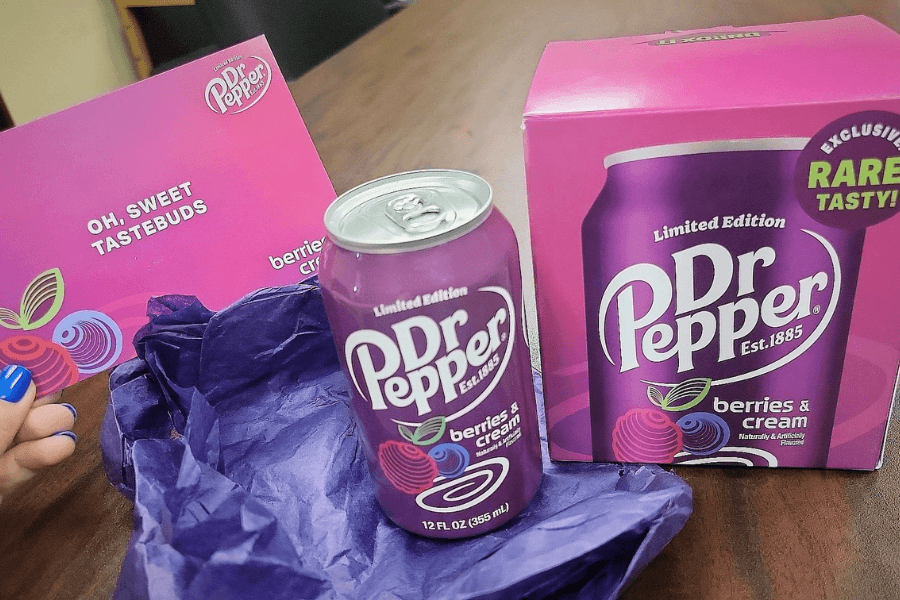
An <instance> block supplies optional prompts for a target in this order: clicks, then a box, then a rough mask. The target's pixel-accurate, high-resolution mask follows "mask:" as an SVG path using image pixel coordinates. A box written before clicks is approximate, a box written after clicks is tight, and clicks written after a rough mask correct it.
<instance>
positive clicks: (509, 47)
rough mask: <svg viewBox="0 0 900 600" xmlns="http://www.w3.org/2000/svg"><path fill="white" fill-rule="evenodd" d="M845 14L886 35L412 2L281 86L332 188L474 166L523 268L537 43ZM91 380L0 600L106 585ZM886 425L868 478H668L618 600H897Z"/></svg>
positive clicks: (684, 1) (687, 9)
mask: <svg viewBox="0 0 900 600" xmlns="http://www.w3.org/2000/svg"><path fill="white" fill-rule="evenodd" d="M851 14H866V15H869V16H872V17H874V18H875V19H878V20H879V21H881V22H883V23H885V24H886V25H888V26H889V27H892V28H893V29H895V30H898V31H900V2H898V1H897V0H888V1H874V0H870V1H863V0H858V1H855V0H797V1H793V2H791V1H784V0H781V1H774V0H766V1H755V2H751V1H749V0H740V1H739V0H731V1H712V0H699V1H690V0H669V1H664V0H658V1H657V0H555V1H552V2H551V1H543V2H536V1H530V0H418V1H417V2H415V3H414V4H413V5H412V6H411V7H410V8H408V9H405V10H403V11H401V12H400V13H399V14H397V15H396V16H394V17H392V18H391V19H390V20H388V21H387V22H385V23H384V24H382V25H381V26H379V27H378V28H376V29H375V30H373V31H372V32H371V33H369V34H368V35H366V36H364V37H363V38H362V39H360V40H358V41H357V42H355V43H354V44H353V45H352V46H350V47H349V48H347V49H345V50H344V51H342V52H341V53H339V54H338V55H336V56H334V57H333V58H331V59H330V60H328V61H327V62H325V63H323V64H322V65H320V66H319V67H316V68H315V69H313V70H312V71H310V72H309V73H307V74H306V75H304V76H303V77H302V78H300V79H299V80H297V81H295V82H293V83H292V84H291V86H290V87H291V91H292V93H293V96H294V99H295V100H296V102H297V105H298V107H299V109H300V113H301V115H302V116H303V118H304V120H305V122H306V125H307V127H308V128H309V130H310V133H311V135H312V138H313V141H314V142H315V143H316V146H317V148H318V150H319V153H320V155H321V157H322V160H323V162H324V164H325V167H326V169H327V171H328V173H329V175H330V176H331V179H332V181H333V183H334V186H335V188H336V190H337V191H338V192H343V191H345V190H347V189H349V188H351V187H353V186H355V185H357V184H359V183H363V182H365V181H368V180H370V179H372V178H374V177H377V176H381V175H387V174H390V173H395V172H398V171H406V170H411V169H418V168H430V167H447V168H461V169H466V170H470V171H474V172H476V173H478V174H480V175H482V176H483V177H485V178H486V179H487V180H488V181H489V182H490V183H491V184H492V186H493V187H494V191H495V197H496V202H497V205H498V206H499V207H500V209H501V210H502V211H503V212H504V214H506V215H507V217H508V218H509V219H510V221H511V222H512V223H513V226H514V227H515V228H516V230H517V232H518V233H519V238H520V245H521V247H522V251H523V254H524V261H525V265H526V266H527V265H529V264H530V260H529V258H530V257H529V253H528V248H529V239H528V223H527V211H526V208H525V175H524V164H523V151H522V132H521V128H520V126H521V120H522V118H521V114H522V107H523V105H524V102H525V97H526V95H527V91H528V87H529V85H530V81H531V76H532V74H533V72H534V69H535V66H536V65H537V61H538V58H539V57H540V54H541V51H542V50H543V47H544V45H545V44H546V43H547V42H549V41H552V40H560V39H586V38H597V37H613V36H623V35H632V34H642V33H654V32H662V31H666V30H678V29H692V28H700V27H710V26H715V25H725V24H727V25H760V24H768V23H777V22H786V21H799V20H810V19H819V18H830V17H837V16H842V15H851ZM835 51H836V52H838V51H840V45H839V40H836V41H835ZM776 67H777V66H773V68H776ZM897 76H898V77H900V69H898V73H897ZM530 275H531V274H530V272H528V273H526V278H527V280H528V286H529V287H530V286H531V283H530V282H531V279H530ZM107 384H108V378H107V376H105V375H99V376H96V377H94V378H92V379H89V380H87V381H85V382H82V383H80V384H78V385H76V386H74V387H72V388H70V389H69V390H67V391H66V395H65V400H66V401H68V402H70V403H72V404H74V405H75V406H76V408H77V409H78V411H79V414H80V417H79V420H78V423H77V424H76V426H75V429H74V430H75V432H76V433H77V434H78V436H79V443H78V449H77V450H76V453H75V455H74V456H73V457H72V458H71V459H69V460H68V461H66V462H65V463H64V464H62V465H59V466H57V467H54V468H51V469H49V470H47V471H45V472H43V473H41V474H40V476H39V477H37V478H36V479H35V480H33V481H31V482H29V483H28V484H26V485H24V486H23V487H22V488H20V489H19V490H17V491H16V492H15V493H14V494H12V495H10V496H9V497H7V498H5V499H4V500H3V503H2V504H0V557H2V559H0V599H2V600H6V599H10V600H31V599H35V600H47V599H54V598H109V597H110V596H111V594H112V592H113V590H114V588H115V583H116V578H117V576H118V571H119V567H120V565H121V561H122V558H123V556H124V553H125V550H126V547H127V543H128V538H129V536H130V533H131V527H132V509H131V504H130V503H129V502H128V501H127V500H125V499H124V498H122V497H121V496H120V495H119V494H118V493H117V492H115V491H114V490H113V489H112V487H111V486H110V485H109V484H108V483H107V481H106V478H105V475H104V473H103V469H102V463H101V458H100V451H99V428H100V422H101V420H102V416H103V412H104V410H105V404H106V402H107V398H108V393H107V391H106V389H107ZM898 426H900V419H898V414H897V412H896V411H895V414H894V416H893V418H892V422H891V429H890V432H889V434H888V438H889V440H888V446H887V455H886V459H885V465H884V467H883V468H882V469H881V470H880V471H878V472H875V473H856V472H847V471H822V470H802V469H783V470H746V469H735V468H714V467H678V468H676V469H675V472H677V473H678V474H679V475H680V476H682V477H683V478H684V479H686V480H687V481H688V482H689V483H690V485H691V487H692V488H693V490H694V513H693V516H692V517H691V519H690V520H689V521H688V523H687V525H686V527H685V528H684V530H683V531H682V532H681V533H680V534H679V535H678V536H677V537H676V538H675V539H674V540H673V542H672V543H671V544H669V546H667V547H666V549H665V550H664V551H663V552H662V554H660V555H659V556H658V557H657V558H656V560H654V561H653V562H652V563H651V564H650V566H649V567H648V568H647V569H646V570H645V571H644V572H643V573H642V574H641V575H640V576H639V577H638V579H637V580H636V581H635V582H634V583H633V584H632V585H631V586H630V587H629V589H628V590H627V591H626V592H625V594H624V597H625V598H627V599H629V600H635V599H643V598H654V599H655V598H667V599H680V598H685V599H691V600H705V599H710V600H719V599H732V598H734V599H743V598H753V599H769V598H773V599H781V598H785V599H805V598H827V599H831V598H835V599H854V598H865V599H868V598H873V599H882V598H884V599H897V598H900V454H898V447H897V438H898V434H900V428H898Z"/></svg>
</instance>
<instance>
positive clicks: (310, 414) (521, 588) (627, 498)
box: [101, 279, 692, 600]
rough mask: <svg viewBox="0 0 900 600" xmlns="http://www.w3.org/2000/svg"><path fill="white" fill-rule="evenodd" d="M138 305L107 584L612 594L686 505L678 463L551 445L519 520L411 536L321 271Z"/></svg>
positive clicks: (123, 387) (141, 591)
mask: <svg viewBox="0 0 900 600" xmlns="http://www.w3.org/2000/svg"><path fill="white" fill-rule="evenodd" d="M148 315H149V316H150V322H149V323H148V324H147V325H146V326H145V327H144V328H143V329H142V330H141V331H140V332H139V333H138V334H137V336H136V337H135V345H136V347H137V350H138V358H136V359H133V360H132V361H130V362H127V363H125V364H123V365H121V366H119V367H118V368H117V369H116V370H115V371H114V372H113V374H112V376H111V377H110V389H111V400H110V404H109V406H108V408H107V412H106V416H105V419H104V423H103V430H102V436H101V445H102V451H103V459H104V466H105V468H106V472H107V476H108V478H109V480H110V482H111V483H112V484H113V485H114V486H115V487H116V489H118V490H119V491H120V492H121V493H122V494H124V495H125V496H127V497H128V498H130V499H132V500H133V501H134V534H133V535H132V537H131V541H130V543H129V548H128V552H127V554H126V557H125V561H124V564H123V567H122V572H121V575H120V577H119V581H118V585H117V590H116V595H115V597H116V598H119V599H132V598H133V599H139V598H140V599H144V598H146V599H153V600H162V599H165V600H171V599H173V598H182V599H194V598H196V599H204V600H206V599H208V598H216V599H217V600H226V599H231V598H234V599H239V598H246V599H254V600H259V599H262V598H265V599H267V600H279V599H285V600H288V599H290V600H297V599H304V598H315V599H328V600H361V599H362V600H365V599H373V600H374V599H378V600H391V599H396V600H412V599H421V598H428V599H432V598H434V599H448V600H449V599H472V600H474V599H484V600H487V599H497V600H499V599H503V600H507V599H515V598H529V599H538V598H554V599H559V600H569V599H570V600H576V599H577V600H584V599H588V598H591V599H595V598H615V597H616V596H618V595H619V593H621V591H622V590H623V589H624V588H625V587H626V586H627V585H628V583H629V582H630V581H632V580H633V579H634V577H635V576H636V575H637V574H638V573H639V572H640V571H641V569H643V568H644V567H645V566H646V565H647V564H648V563H649V562H650V561H651V560H652V559H653V558H654V557H655V556H656V555H657V554H658V553H659V552H660V551H661V550H662V548H663V547H664V546H665V545H666V544H667V543H668V542H669V540H671V539H672V537H673V536H675V534H676V533H678V531H680V530H681V528H682V527H683V525H684V523H685V522H686V521H687V519H688V517H689V516H690V513H691V501H692V499H691V490H690V488H689V487H688V485H687V484H686V483H685V482H684V481H683V480H681V479H680V478H679V477H677V476H676V475H674V474H672V473H669V472H667V471H665V470H663V469H661V468H659V467H657V466H641V465H619V464H584V463H554V462H551V461H550V460H549V459H548V457H547V456H546V443H544V446H545V455H544V476H543V481H542V484H541V488H540V490H539V491H538V493H537V495H536V496H535V498H534V500H532V502H531V504H530V505H529V506H528V507H527V508H526V509H525V511H524V512H523V513H521V514H520V515H519V516H518V517H517V518H515V519H513V520H512V521H510V522H509V523H508V524H507V525H505V526H504V527H502V528H500V529H498V530H495V531H493V532H490V533H488V534H486V535H484V536H481V537H477V538H472V539H466V540H457V541H446V540H432V539H426V538H422V537H418V536H416V535H413V534H410V533H408V532H406V531H404V530H402V529H400V528H398V527H397V526H395V525H394V524H393V523H392V522H391V521H389V520H388V519H387V518H386V517H385V516H384V514H383V513H382V511H381V509H380V508H379V507H378V504H377V502H376V500H375V496H374V492H373V487H372V484H371V482H370V480H369V474H368V471H367V467H366V464H365V459H364V458H363V454H362V452H361V451H360V448H359V443H360V442H359V439H358V437H357V435H356V432H357V429H356V424H355V422H354V419H353V415H352V413H351V409H350V399H349V389H350V388H349V386H348V383H347V380H346V379H345V377H344V375H343V373H342V372H341V371H340V366H339V364H338V359H337V354H336V351H335V347H334V342H333V340H332V337H331V331H330V329H329V327H328V321H327V319H326V317H325V311H324V308H323V306H322V300H321V296H320V292H319V288H318V283H317V281H316V280H315V279H312V280H308V281H307V282H304V283H300V284H296V285H291V286H285V287H281V288H271V289H263V290H260V291H258V292H255V293H253V294H251V295H249V296H247V297H245V298H243V299H242V300H240V301H238V302H237V303H235V304H234V305H233V306H231V307H229V308H227V309H225V310H223V311H220V312H218V313H213V312H211V311H209V310H207V309H206V308H204V307H203V306H202V305H201V304H200V302H199V301H198V300H197V299H195V298H193V297H188V296H166V297H162V298H154V299H152V300H151V301H150V305H149V307H148ZM536 385H537V386H538V388H537V389H538V393H539V398H540V392H541V389H540V378H539V377H536ZM540 404H541V403H540V402H539V405H540ZM542 419H543V417H542Z"/></svg>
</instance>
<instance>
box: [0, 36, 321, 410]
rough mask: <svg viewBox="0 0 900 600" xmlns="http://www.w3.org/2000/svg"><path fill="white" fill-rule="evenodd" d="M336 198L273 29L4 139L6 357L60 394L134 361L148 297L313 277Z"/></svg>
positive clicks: (228, 297) (1, 279)
mask: <svg viewBox="0 0 900 600" xmlns="http://www.w3.org/2000/svg"><path fill="white" fill-rule="evenodd" d="M334 197H335V193H334V189H333V188H332V186H331V183H330V182H329V180H328V176H327V175H326V173H325V170H324V168H323V166H322V163H321V161H320V159H319V157H318V155H317V153H316V150H315V147H314V146H313V143H312V141H311V140H310V137H309V134H308V133H307V131H306V128H305V126H304V124H303V121H302V119H301V117H300V115H299V113H298V111H297V107H296V105H295V104H294V101H293V99H292V98H291V95H290V92H289V90H288V88H287V85H286V84H285V81H284V79H283V77H282V75H281V72H280V71H279V69H278V65H277V64H276V63H275V59H274V57H273V56H272V52H271V50H270V49H269V46H268V44H267V42H266V40H265V39H264V38H262V37H260V38H256V39H254V40H250V41H247V42H244V43H242V44H240V45H237V46H234V47H232V48H230V49H227V50H223V51H221V52H218V53H216V54H213V55H210V56H207V57H205V58H202V59H200V60H197V61H195V62H192V63H190V64H187V65H185V66H183V67H180V68H177V69H174V70H172V71H168V72H166V73H162V74H160V75H157V76H155V77H153V78H151V79H147V80H144V81H141V82H139V83H136V84H134V85H131V86H128V87H126V88H123V89H121V90H118V91H116V92H113V93H111V94H108V95H106V96H102V97H100V98H97V99H95V100H92V101H90V102H86V103H84V104H81V105H78V106H75V107H73V108H71V109H68V110H65V111H62V112H60V113H57V114H54V115H51V116H48V117H46V118H43V119H40V120H38V121H34V122H32V123H28V124H26V125H23V126H20V127H17V128H14V129H11V130H8V131H6V132H3V133H2V134H0V244H2V253H0V366H2V365H6V364H22V365H25V366H27V367H28V368H29V369H31V370H32V372H33V374H34V376H35V381H36V383H37V386H38V394H39V395H42V394H48V393H51V392H53V391H56V390H58V389H60V388H62V387H65V386H66V385H69V384H72V383H74V382H76V381H78V380H80V379H83V378H85V377H87V376H90V375H91V374H94V373H97V372H100V371H104V370H106V369H108V368H110V367H111V366H113V365H115V364H117V363H119V362H122V361H124V360H126V359H128V358H131V357H132V356H134V349H133V346H132V338H133V336H134V334H135V332H136V331H137V330H138V329H139V328H140V327H141V326H142V325H143V324H144V323H146V321H147V318H146V315H145V311H146V309H145V307H146V303H147V300H148V299H149V298H150V297H151V296H159V295H165V294H190V295H195V296H198V297H199V298H201V299H202V300H203V302H204V304H205V305H206V306H207V307H209V308H210V309H213V310H217V309H221V308H224V307H225V306H227V305H229V304H230V303H232V302H234V301H235V300H237V299H239V298H240V297H242V296H243V295H245V294H247V293H248V292H250V291H252V290H255V289H258V288H261V287H266V286H272V285H281V284H286V283H290V282H295V281H299V280H301V279H304V278H306V277H308V276H310V275H312V274H314V273H315V272H316V271H317V268H318V256H319V250H320V249H321V244H322V240H323V236H324V227H323V225H322V216H323V214H324V211H325V208H326V206H327V205H328V204H329V203H330V202H331V201H332V200H333V199H334Z"/></svg>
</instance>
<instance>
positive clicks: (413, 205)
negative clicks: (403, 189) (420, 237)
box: [384, 193, 456, 233]
mask: <svg viewBox="0 0 900 600" xmlns="http://www.w3.org/2000/svg"><path fill="white" fill-rule="evenodd" d="M384 212H385V214H387V216H388V217H389V218H390V219H391V220H392V221H393V222H394V223H396V224H397V225H399V226H400V227H401V228H403V229H404V230H405V231H409V232H411V233H420V232H428V231H432V230H434V229H436V228H438V227H439V226H440V225H441V223H445V222H450V221H452V220H453V219H455V218H456V212H455V211H452V210H449V211H448V210H444V209H443V208H442V207H441V206H439V205H437V204H433V203H427V202H426V201H425V199H424V198H423V197H422V196H420V195H419V194H415V193H408V194H401V195H400V196H397V197H396V198H391V199H390V200H389V201H388V203H387V206H386V207H385V209H384Z"/></svg>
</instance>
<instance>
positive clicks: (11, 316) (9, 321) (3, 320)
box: [0, 308, 22, 329]
mask: <svg viewBox="0 0 900 600" xmlns="http://www.w3.org/2000/svg"><path fill="white" fill-rule="evenodd" d="M0 325H3V326H4V327H6V328H7V329H22V325H21V323H19V313H16V312H13V311H11V310H9V309H8V308H0Z"/></svg>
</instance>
